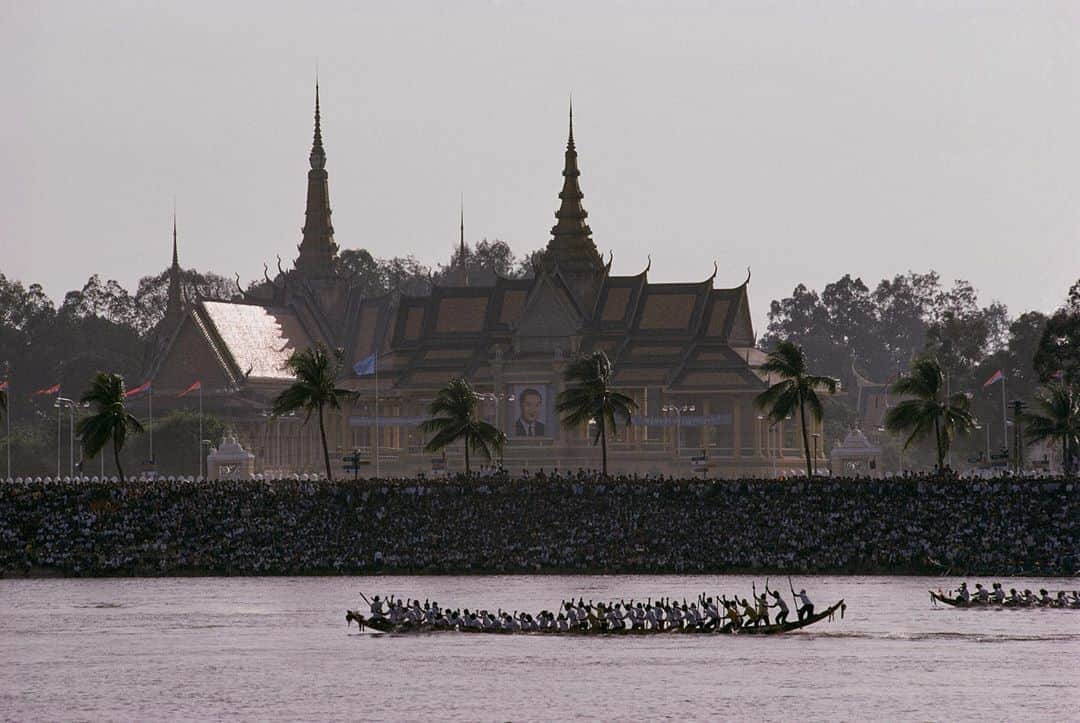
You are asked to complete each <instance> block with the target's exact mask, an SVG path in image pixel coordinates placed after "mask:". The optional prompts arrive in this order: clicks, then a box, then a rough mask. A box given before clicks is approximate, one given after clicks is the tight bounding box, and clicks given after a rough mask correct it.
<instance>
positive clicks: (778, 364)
mask: <svg viewBox="0 0 1080 723" xmlns="http://www.w3.org/2000/svg"><path fill="white" fill-rule="evenodd" d="M761 370H762V371H764V372H767V373H768V374H769V375H770V376H771V375H773V374H775V375H777V376H778V377H780V381H778V382H777V383H776V384H773V385H772V386H771V387H769V388H768V389H766V390H765V391H763V392H762V393H761V394H759V395H757V397H756V398H755V399H754V404H755V405H756V406H757V408H758V409H760V410H762V411H767V413H768V419H769V421H770V422H771V423H772V424H776V423H777V422H780V421H782V420H784V419H788V418H789V417H791V415H792V414H794V412H795V410H796V409H798V410H799V422H800V426H801V427H802V439H803V451H804V452H805V453H806V476H807V477H811V476H813V474H814V463H813V460H812V458H811V457H810V434H809V432H808V431H807V429H806V413H807V411H808V410H809V412H810V416H811V417H813V419H814V421H817V422H820V421H821V419H822V417H824V416H825V410H824V409H823V408H822V405H821V398H820V397H818V395H817V390H818V389H824V390H826V391H828V392H829V394H836V389H837V386H838V382H837V380H836V379H834V378H832V377H821V376H815V375H813V374H809V373H808V372H807V369H806V354H805V353H804V352H803V350H802V347H800V346H798V345H796V344H794V343H792V342H790V341H782V342H780V343H779V344H777V345H776V348H775V349H773V350H772V351H771V352H769V355H768V357H766V359H765V363H764V364H762V365H761Z"/></svg>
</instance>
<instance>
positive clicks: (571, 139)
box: [566, 93, 574, 148]
mask: <svg viewBox="0 0 1080 723" xmlns="http://www.w3.org/2000/svg"><path fill="white" fill-rule="evenodd" d="M566 147H567V148H573V147H574V94H573V93H571V94H570V136H569V138H568V139H567V141H566Z"/></svg>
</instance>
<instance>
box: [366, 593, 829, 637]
mask: <svg viewBox="0 0 1080 723" xmlns="http://www.w3.org/2000/svg"><path fill="white" fill-rule="evenodd" d="M845 610H847V605H845V604H844V601H843V600H841V601H839V602H837V603H835V604H834V605H831V606H829V607H828V608H826V609H824V610H822V611H821V612H819V613H814V614H813V615H808V616H806V617H805V618H803V619H802V620H791V621H788V622H785V623H781V624H775V623H774V624H772V625H756V626H755V625H744V626H742V627H739V628H731V627H728V626H724V627H720V628H706V627H697V626H687V627H680V628H671V629H667V630H663V629H655V628H628V627H623V628H606V627H595V628H581V627H576V628H570V629H569V630H535V631H534V630H508V629H504V628H473V627H465V626H461V625H457V626H449V625H443V626H438V625H431V624H428V623H392V622H390V620H389V619H387V618H385V617H375V618H367V617H365V616H364V615H363V614H361V613H359V612H356V611H355V610H349V611H347V612H346V613H345V623H346V625H347V626H349V627H351V626H352V624H353V623H354V622H355V623H356V624H357V625H358V626H359V628H360V630H361V631H363V630H365V629H366V628H370V629H372V630H376V631H378V632H380V633H398V634H406V633H449V632H457V633H470V634H480V635H482V634H487V635H575V636H578V635H716V634H723V635H779V634H781V633H789V632H792V631H793V630H800V629H802V628H806V627H809V626H811V625H813V624H814V623H819V622H821V621H822V620H825V619H826V618H828V619H830V620H831V619H833V617H834V616H835V615H836V614H837V613H838V612H839V613H840V618H841V619H843V617H844V611H845Z"/></svg>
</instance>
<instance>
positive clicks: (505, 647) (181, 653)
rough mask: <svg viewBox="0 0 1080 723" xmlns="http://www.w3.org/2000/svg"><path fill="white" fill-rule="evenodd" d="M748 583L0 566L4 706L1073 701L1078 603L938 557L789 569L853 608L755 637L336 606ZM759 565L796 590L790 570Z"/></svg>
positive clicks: (971, 710) (536, 603)
mask: <svg viewBox="0 0 1080 723" xmlns="http://www.w3.org/2000/svg"><path fill="white" fill-rule="evenodd" d="M754 580H755V581H756V583H757V585H758V586H759V588H760V586H761V583H762V582H763V580H764V578H763V577H758V578H754ZM974 582H976V581H975V580H971V581H969V584H972V585H973V583H974ZM982 582H984V584H985V583H988V582H989V581H988V580H983V581H982ZM1002 582H1003V583H1004V584H1005V587H1006V589H1008V588H1009V587H1012V586H1017V587H1021V588H1022V587H1028V588H1032V589H1035V590H1037V589H1038V588H1039V587H1046V588H1048V589H1050V590H1058V589H1062V588H1073V587H1080V580H1077V579H1076V578H1073V579H1056V580H1052V579H1051V580H1036V579H1025V580H1010V579H1003V580H1002ZM750 583H751V578H749V577H745V576H701V577H689V576H622V575H620V576H603V575H590V576H487V577H479V576H451V577H389V576H388V577H326V578H161V579H95V580H55V579H49V580H0V719H4V720H132V721H150V720H153V721H157V720H220V719H245V720H280V719H287V720H292V719H303V720H366V719H377V720H485V721H486V720H568V719H586V720H657V719H675V720H686V719H693V720H738V721H743V720H865V719H868V718H874V719H877V720H882V721H893V720H949V719H951V720H958V719H959V720H974V719H979V720H1027V721H1030V720H1080V611H1065V610H955V609H950V608H941V607H937V608H935V607H933V606H932V605H931V603H930V600H929V596H928V595H927V589H928V588H935V589H936V588H938V587H941V586H947V585H950V584H951V586H953V587H955V585H956V584H957V583H958V581H957V580H956V579H952V578H950V579H942V578H914V577H830V576H817V577H801V578H796V579H795V581H794V583H795V586H796V589H798V588H799V587H800V586H801V587H805V588H806V589H807V591H808V592H809V593H810V596H811V598H812V599H813V601H814V603H815V605H816V606H817V607H818V609H823V608H824V607H825V606H827V605H828V604H829V603H831V602H834V601H836V600H839V599H840V598H843V599H845V600H846V601H847V604H848V609H847V614H846V616H845V618H844V619H843V620H841V619H839V617H837V619H835V620H834V621H832V622H829V621H823V622H821V623H819V624H818V625H815V626H814V627H812V628H809V629H807V630H803V631H799V632H796V633H790V634H787V635H781V636H771V637H757V636H726V635H724V636H712V635H683V636H644V637H612V636H605V637H589V638H582V637H566V636H561V637H560V636H501V635H492V636H488V635H464V634H454V633H445V634H425V635H381V634H377V633H371V632H366V633H358V632H357V628H356V627H355V626H353V627H352V628H346V625H345V618H344V615H345V610H346V608H350V607H360V606H361V603H360V600H359V595H358V592H359V591H363V592H365V593H366V594H367V595H368V596H371V595H372V594H374V593H376V592H378V593H380V594H382V595H386V594H388V593H393V594H395V595H398V596H412V597H417V596H418V597H420V598H433V599H436V600H438V601H439V602H440V603H442V604H443V605H452V606H466V607H470V608H471V607H487V608H491V609H494V608H497V607H503V608H505V609H510V610H528V611H530V612H534V613H535V612H537V611H538V610H540V609H541V608H549V609H551V608H554V607H555V606H556V605H557V604H558V602H559V600H560V599H562V598H563V597H569V596H573V597H575V598H576V597H578V596H583V597H584V598H586V599H590V598H591V599H593V600H596V601H599V600H605V599H618V598H627V599H629V598H630V597H634V598H638V599H644V598H646V597H648V596H654V597H655V596H658V595H669V596H672V597H678V598H682V597H684V596H685V597H687V598H692V597H696V596H697V594H698V593H700V592H702V591H705V592H707V593H709V594H718V593H721V592H723V593H726V594H728V595H729V596H730V594H732V593H735V592H737V593H739V594H740V595H746V594H748V593H749V592H750ZM770 585H771V587H774V588H775V587H779V588H780V589H781V590H783V591H784V592H785V597H790V595H789V594H788V593H787V589H788V581H787V579H786V578H781V579H777V578H775V577H774V578H772V579H771V580H770Z"/></svg>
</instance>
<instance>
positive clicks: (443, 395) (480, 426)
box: [420, 379, 506, 475]
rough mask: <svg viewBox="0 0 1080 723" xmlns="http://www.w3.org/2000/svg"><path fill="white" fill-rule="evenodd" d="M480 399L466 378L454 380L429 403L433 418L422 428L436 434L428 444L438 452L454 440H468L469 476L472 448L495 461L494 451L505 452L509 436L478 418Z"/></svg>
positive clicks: (466, 451)
mask: <svg viewBox="0 0 1080 723" xmlns="http://www.w3.org/2000/svg"><path fill="white" fill-rule="evenodd" d="M479 406H480V399H479V397H477V396H476V392H475V391H473V388H472V387H471V386H469V383H468V382H467V381H465V380H464V379H451V380H450V381H449V383H447V385H446V386H445V387H443V388H442V389H440V390H439V393H438V394H436V395H435V399H434V400H432V402H431V404H429V405H428V414H430V415H431V419H428V420H425V421H424V422H422V423H421V424H420V431H421V432H423V433H424V434H433V435H435V436H433V437H432V438H431V441H429V442H428V443H427V445H425V446H424V450H425V451H427V452H438V451H440V450H442V449H445V448H446V447H449V446H450V445H451V444H453V443H454V442H457V441H458V440H462V441H464V442H465V474H466V475H469V474H470V473H471V472H472V469H471V468H470V467H469V451H470V450H471V451H473V452H478V453H480V454H482V455H483V456H484V459H486V460H488V461H489V462H490V461H491V458H492V453H493V452H496V453H498V452H501V451H502V448H503V445H504V444H505V443H506V435H505V434H503V433H502V432H501V431H499V429H497V428H496V427H495V426H493V425H491V424H488V423H487V422H485V421H484V420H482V419H480V418H478V416H477V410H478V408H479Z"/></svg>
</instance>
